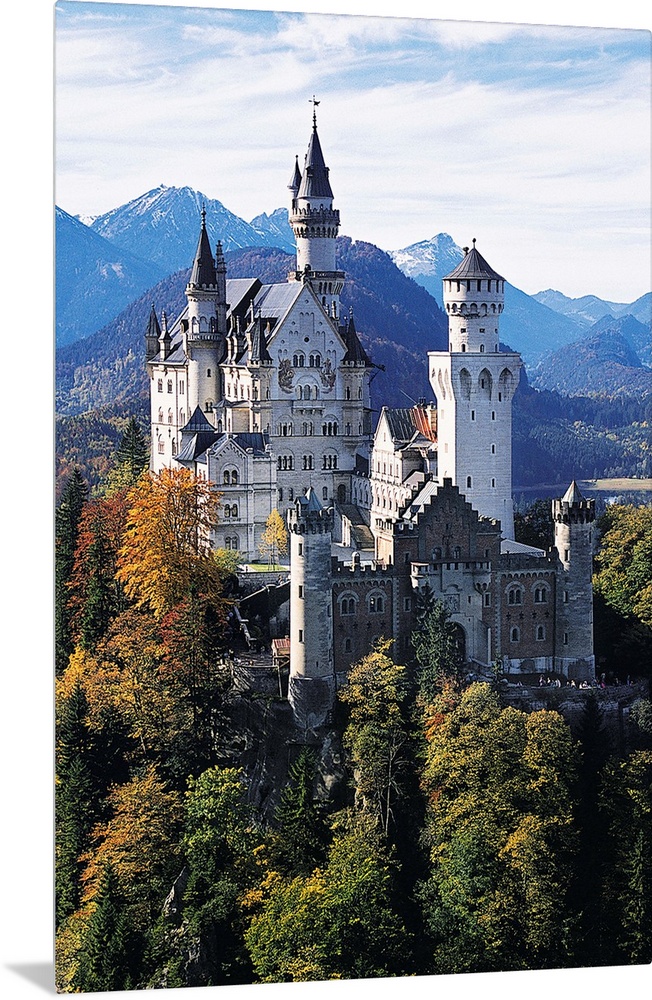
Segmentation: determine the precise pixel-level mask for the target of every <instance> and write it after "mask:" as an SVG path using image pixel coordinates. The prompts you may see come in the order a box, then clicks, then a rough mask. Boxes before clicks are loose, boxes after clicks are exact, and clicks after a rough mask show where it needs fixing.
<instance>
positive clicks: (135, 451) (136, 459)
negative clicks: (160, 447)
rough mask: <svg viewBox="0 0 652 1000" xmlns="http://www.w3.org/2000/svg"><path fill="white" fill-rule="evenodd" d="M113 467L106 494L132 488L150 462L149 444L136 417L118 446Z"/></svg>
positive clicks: (131, 421)
mask: <svg viewBox="0 0 652 1000" xmlns="http://www.w3.org/2000/svg"><path fill="white" fill-rule="evenodd" d="M113 461H114V464H113V468H112V469H111V470H110V472H109V474H108V476H107V481H106V485H105V487H104V491H103V492H104V495H105V496H111V495H113V494H114V493H115V492H117V491H118V490H122V489H130V488H131V487H132V486H134V485H135V483H136V482H137V481H138V479H139V478H140V476H141V475H142V473H143V472H144V471H145V469H146V468H147V467H148V464H149V445H148V443H147V441H146V439H145V436H144V434H143V432H142V431H141V429H140V426H139V424H138V421H137V420H136V418H135V417H133V416H132V417H130V418H129V423H128V424H127V427H126V429H125V432H124V434H123V435H122V438H121V440H120V443H119V444H118V447H117V448H116V451H115V455H114V460H113Z"/></svg>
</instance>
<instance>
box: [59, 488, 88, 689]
mask: <svg viewBox="0 0 652 1000" xmlns="http://www.w3.org/2000/svg"><path fill="white" fill-rule="evenodd" d="M87 493H88V487H87V485H86V483H85V481H84V479H83V478H82V475H81V473H80V471H79V469H74V470H73V471H72V473H71V474H70V477H69V479H68V482H67V483H66V486H65V488H64V490H63V493H62V496H61V502H60V503H59V506H58V507H57V510H56V513H55V550H54V576H55V584H54V587H55V594H54V601H55V604H54V640H55V661H56V669H57V673H61V672H62V671H63V670H64V669H65V667H66V664H67V662H68V657H69V656H70V654H71V653H72V650H73V640H72V634H71V629H70V618H71V611H70V608H69V604H68V601H69V591H68V581H69V580H70V576H71V574H72V571H73V566H74V562H75V550H76V548H77V538H78V535H79V522H80V519H81V516H82V510H83V507H84V503H85V501H86V496H87Z"/></svg>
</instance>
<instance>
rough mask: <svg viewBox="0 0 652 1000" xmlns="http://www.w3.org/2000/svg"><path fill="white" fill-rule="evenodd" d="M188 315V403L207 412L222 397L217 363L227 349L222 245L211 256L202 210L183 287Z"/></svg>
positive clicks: (185, 334)
mask: <svg viewBox="0 0 652 1000" xmlns="http://www.w3.org/2000/svg"><path fill="white" fill-rule="evenodd" d="M186 299H187V301H188V310H187V316H186V318H185V319H184V320H182V329H183V333H184V346H185V349H186V354H187V355H188V404H189V410H190V411H191V412H192V411H194V410H195V408H196V407H197V406H199V407H201V409H202V410H203V411H204V412H206V413H210V412H211V411H212V409H213V407H214V405H215V404H216V403H217V402H219V400H220V398H221V384H220V372H219V367H218V366H219V364H220V362H221V361H222V359H223V357H224V353H225V346H226V340H225V338H226V310H227V306H226V265H225V263H224V255H223V253H222V245H221V243H218V244H217V248H216V257H213V254H212V253H211V248H210V242H209V239H208V233H207V231H206V210H205V209H204V208H202V213H201V230H200V233H199V242H198V244H197V251H196V253H195V259H194V262H193V267H192V272H191V275H190V280H189V282H188V284H187V286H186Z"/></svg>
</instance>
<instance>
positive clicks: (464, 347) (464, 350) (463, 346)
mask: <svg viewBox="0 0 652 1000" xmlns="http://www.w3.org/2000/svg"><path fill="white" fill-rule="evenodd" d="M462 353H463V354H465V353H466V344H462Z"/></svg>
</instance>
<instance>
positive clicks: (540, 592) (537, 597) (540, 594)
mask: <svg viewBox="0 0 652 1000" xmlns="http://www.w3.org/2000/svg"><path fill="white" fill-rule="evenodd" d="M534 603H535V604H547V603H548V588H547V587H545V586H543V585H542V586H539V587H535V588H534Z"/></svg>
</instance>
